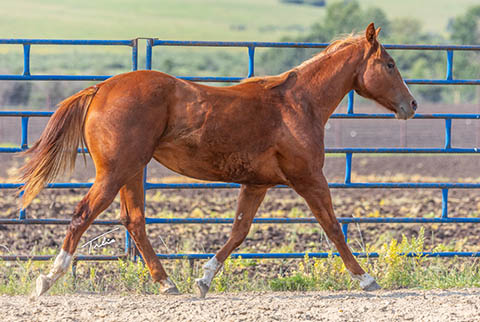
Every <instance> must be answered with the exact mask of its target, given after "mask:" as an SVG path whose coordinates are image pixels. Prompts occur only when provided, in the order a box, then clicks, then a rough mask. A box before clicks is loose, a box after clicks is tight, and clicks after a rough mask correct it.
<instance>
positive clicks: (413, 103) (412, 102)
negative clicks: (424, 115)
mask: <svg viewBox="0 0 480 322" xmlns="http://www.w3.org/2000/svg"><path fill="white" fill-rule="evenodd" d="M410 106H411V107H412V109H413V110H414V111H416V110H417V106H418V105H417V101H416V100H412V101H411V102H410Z"/></svg>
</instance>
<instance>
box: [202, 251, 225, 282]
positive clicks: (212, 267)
mask: <svg viewBox="0 0 480 322" xmlns="http://www.w3.org/2000/svg"><path fill="white" fill-rule="evenodd" d="M221 267H222V263H220V262H219V261H218V260H217V258H216V257H215V256H214V257H212V258H211V259H210V260H209V261H208V262H207V263H206V264H205V265H204V266H203V269H204V271H203V277H202V278H201V280H202V281H203V282H204V283H205V284H206V285H208V286H209V287H210V284H211V283H212V280H213V278H214V277H215V274H217V272H218V271H219V270H220V268H221Z"/></svg>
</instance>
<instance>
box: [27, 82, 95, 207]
mask: <svg viewBox="0 0 480 322" xmlns="http://www.w3.org/2000/svg"><path fill="white" fill-rule="evenodd" d="M97 90H98V87H97V86H92V87H89V88H86V89H84V90H82V91H80V92H78V93H77V94H75V95H73V96H70V97H69V98H67V99H65V100H64V101H63V102H61V103H60V104H59V107H58V109H57V110H56V111H55V113H54V114H53V115H52V117H51V118H50V120H49V121H48V124H47V127H46V128H45V130H44V131H43V133H42V135H41V137H40V139H39V140H38V141H37V142H36V143H35V144H34V145H33V146H32V147H31V148H30V149H28V150H27V151H26V152H24V154H27V155H31V156H32V157H31V158H30V160H28V161H27V163H26V164H25V165H24V166H23V167H22V168H21V170H20V171H21V173H22V174H21V177H20V180H21V182H25V184H24V185H23V187H22V188H21V189H20V192H23V197H22V207H23V208H25V207H27V206H28V205H29V204H30V203H31V202H32V200H33V198H35V196H36V195H37V194H38V193H39V192H40V191H41V190H42V189H43V188H44V186H45V185H47V184H48V183H51V182H52V181H53V180H54V179H55V177H56V176H57V175H58V174H61V173H63V172H65V170H66V169H67V168H68V169H69V170H70V171H72V170H73V169H74V167H75V160H76V157H77V149H78V146H79V145H80V144H82V147H84V146H85V138H84V135H83V126H84V122H85V117H86V115H87V111H88V107H89V106H90V103H91V102H92V99H93V97H94V96H95V93H96V92H97Z"/></svg>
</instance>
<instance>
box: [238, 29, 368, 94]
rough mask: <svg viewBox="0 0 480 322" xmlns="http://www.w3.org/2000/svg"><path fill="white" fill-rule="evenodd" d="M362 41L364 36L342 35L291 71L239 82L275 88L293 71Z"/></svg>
mask: <svg viewBox="0 0 480 322" xmlns="http://www.w3.org/2000/svg"><path fill="white" fill-rule="evenodd" d="M362 39H364V36H363V35H361V34H358V35H355V34H348V35H343V36H340V38H337V39H334V40H333V41H332V42H331V43H330V45H328V46H327V47H325V49H324V50H322V51H321V52H320V53H318V54H316V55H315V56H313V57H312V58H310V59H308V60H306V61H304V62H303V63H301V64H300V65H298V66H297V67H294V68H292V69H291V70H288V71H286V72H284V73H282V74H280V75H275V76H259V77H250V78H245V79H243V80H242V81H241V83H242V84H245V83H259V84H261V85H263V86H264V87H266V88H274V87H277V86H279V85H281V84H283V83H284V82H285V81H286V80H287V79H289V76H290V75H291V74H292V73H294V72H295V70H297V69H299V68H302V67H304V66H306V65H309V64H310V63H312V62H314V61H317V60H319V59H321V58H322V57H325V56H327V55H331V54H333V53H335V52H337V51H339V50H341V49H343V48H345V47H347V46H349V45H352V44H357V43H359V42H360V41H361V40H362Z"/></svg>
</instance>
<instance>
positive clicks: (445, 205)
mask: <svg viewBox="0 0 480 322" xmlns="http://www.w3.org/2000/svg"><path fill="white" fill-rule="evenodd" d="M442 218H448V189H442Z"/></svg>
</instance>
